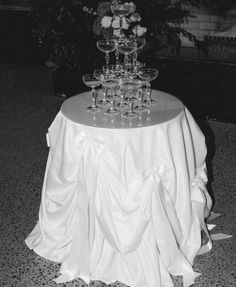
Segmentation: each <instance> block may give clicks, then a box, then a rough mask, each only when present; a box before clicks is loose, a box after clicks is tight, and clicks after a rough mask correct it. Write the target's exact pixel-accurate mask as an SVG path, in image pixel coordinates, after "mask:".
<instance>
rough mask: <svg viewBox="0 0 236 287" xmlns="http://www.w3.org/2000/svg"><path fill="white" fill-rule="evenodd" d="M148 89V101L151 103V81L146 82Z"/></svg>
mask: <svg viewBox="0 0 236 287" xmlns="http://www.w3.org/2000/svg"><path fill="white" fill-rule="evenodd" d="M146 89H147V101H148V103H151V84H150V83H147V84H146Z"/></svg>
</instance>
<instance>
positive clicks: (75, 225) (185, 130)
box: [26, 108, 212, 287]
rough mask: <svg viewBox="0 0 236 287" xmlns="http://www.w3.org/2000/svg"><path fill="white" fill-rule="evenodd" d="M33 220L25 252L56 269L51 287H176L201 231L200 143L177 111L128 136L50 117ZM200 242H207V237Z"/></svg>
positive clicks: (204, 196)
mask: <svg viewBox="0 0 236 287" xmlns="http://www.w3.org/2000/svg"><path fill="white" fill-rule="evenodd" d="M47 139H48V145H49V146H50V150H49V155H48V162H47V167H46V171H45V178H44V183H43V188H42V201H41V206H40V211H39V221H38V223H37V225H36V226H35V228H34V229H33V231H32V232H31V234H30V235H29V236H28V237H27V239H26V244H27V245H28V246H29V248H31V249H33V250H34V251H35V252H36V253H37V254H39V255H40V256H42V257H44V258H46V259H49V260H53V261H56V262H61V263H62V264H61V269H60V273H61V276H60V277H58V278H56V279H55V281H56V282H57V283H61V282H67V281H70V280H72V279H75V278H78V277H79V278H82V279H83V280H85V281H86V282H87V283H88V282H89V281H90V280H101V281H103V282H105V283H107V284H109V283H112V282H115V281H120V282H123V283H125V284H127V285H128V286H131V287H171V286H173V282H172V279H171V276H170V275H182V276H183V282H184V286H185V287H187V286H190V285H191V284H193V283H194V278H195V277H196V276H198V275H199V274H198V273H195V272H194V271H193V269H192V264H193V261H194V258H195V256H196V255H197V254H198V252H200V253H201V252H202V253H203V252H205V251H207V250H209V249H210V248H211V246H209V243H208V246H207V247H206V246H203V247H201V230H202V229H203V230H204V231H205V232H207V227H206V225H205V220H204V219H205V218H206V217H208V215H209V211H210V209H211V205H212V201H211V198H210V196H209V195H208V192H207V190H206V187H205V185H206V182H207V175H206V167H205V156H206V152H207V151H206V145H205V138H204V136H203V134H202V132H201V130H200V129H199V127H198V126H197V124H196V123H195V121H194V119H193V118H192V116H191V114H190V113H189V111H188V110H187V109H186V108H185V109H183V110H182V112H180V113H179V115H178V116H176V117H175V118H174V119H172V120H170V121H167V122H165V123H162V124H158V125H152V126H149V127H140V128H133V129H108V128H96V127H90V126H85V125H81V124H78V123H74V122H73V121H71V120H69V119H68V118H66V117H65V116H64V115H63V114H62V113H61V112H59V113H58V114H57V116H56V118H55V119H54V121H53V123H52V125H51V126H50V128H49V131H48V135H47ZM209 242H210V238H209Z"/></svg>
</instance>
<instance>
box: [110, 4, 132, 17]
mask: <svg viewBox="0 0 236 287" xmlns="http://www.w3.org/2000/svg"><path fill="white" fill-rule="evenodd" d="M132 9H133V6H132V5H131V4H130V3H124V4H121V3H119V2H118V1H114V2H113V3H112V5H111V12H112V13H113V15H115V16H117V17H119V18H120V19H122V18H124V17H126V16H128V15H129V14H130V13H131V12H133V11H132Z"/></svg>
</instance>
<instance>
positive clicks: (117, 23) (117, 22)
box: [111, 17, 120, 29]
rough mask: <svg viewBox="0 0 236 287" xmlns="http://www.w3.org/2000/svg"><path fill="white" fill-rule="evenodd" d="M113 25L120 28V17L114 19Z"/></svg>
mask: <svg viewBox="0 0 236 287" xmlns="http://www.w3.org/2000/svg"><path fill="white" fill-rule="evenodd" d="M111 25H112V27H113V28H114V29H119V28H120V18H119V17H118V18H115V19H114V20H113V21H112V24H111Z"/></svg>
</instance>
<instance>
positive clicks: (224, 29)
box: [181, 0, 236, 47]
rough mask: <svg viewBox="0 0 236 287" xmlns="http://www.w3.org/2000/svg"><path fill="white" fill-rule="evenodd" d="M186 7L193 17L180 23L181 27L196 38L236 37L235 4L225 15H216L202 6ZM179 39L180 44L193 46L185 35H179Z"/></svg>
mask: <svg viewBox="0 0 236 287" xmlns="http://www.w3.org/2000/svg"><path fill="white" fill-rule="evenodd" d="M222 1H223V0H222ZM187 9H188V10H189V11H190V12H191V14H192V15H193V16H194V17H191V18H189V19H188V22H185V23H183V24H181V27H183V28H184V29H186V30H187V31H189V32H190V33H192V34H193V35H195V36H196V37H197V39H198V40H203V39H204V36H221V37H236V6H235V8H233V9H232V10H231V11H229V12H228V13H227V15H226V17H222V16H217V15H216V13H215V12H214V11H210V10H209V9H206V8H204V7H200V8H194V7H188V8H187ZM181 41H182V46H189V47H192V46H193V43H192V42H190V41H189V40H188V39H187V38H185V37H181Z"/></svg>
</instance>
